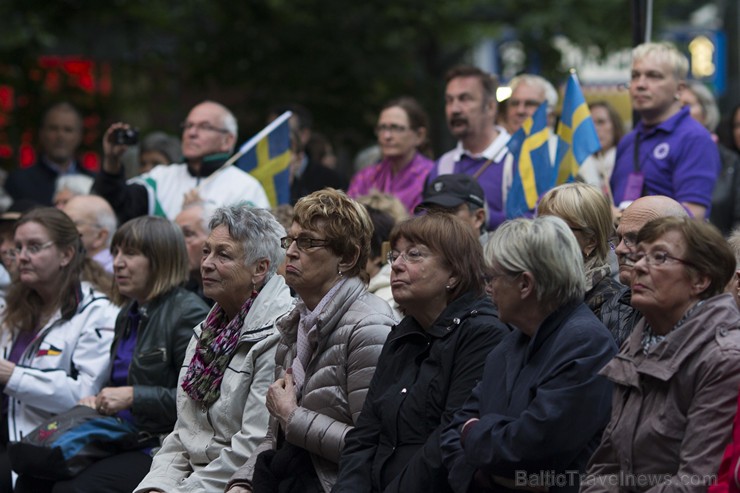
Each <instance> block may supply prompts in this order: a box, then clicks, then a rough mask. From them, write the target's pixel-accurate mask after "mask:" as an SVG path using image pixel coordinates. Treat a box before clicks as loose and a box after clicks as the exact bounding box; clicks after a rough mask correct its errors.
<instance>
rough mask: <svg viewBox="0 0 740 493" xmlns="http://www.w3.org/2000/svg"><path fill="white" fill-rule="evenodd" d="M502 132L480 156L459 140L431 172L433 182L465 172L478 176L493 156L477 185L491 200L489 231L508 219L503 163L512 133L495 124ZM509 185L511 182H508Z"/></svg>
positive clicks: (488, 201)
mask: <svg viewBox="0 0 740 493" xmlns="http://www.w3.org/2000/svg"><path fill="white" fill-rule="evenodd" d="M496 128H497V130H498V131H499V135H498V137H497V138H496V139H494V141H493V142H492V143H491V145H490V146H489V147H488V148H487V149H486V150H485V151H483V153H482V154H480V155H478V156H471V155H470V153H468V152H467V151H465V150H464V149H463V148H462V145H461V144H459V143H458V146H457V147H456V148H455V149H452V150H451V151H449V152H447V153H445V154H443V155H442V157H440V158H439V161H437V166H435V168H434V170H432V172H431V173H429V181H430V182H431V181H432V180H434V179H435V178H436V177H437V176H439V175H444V174H450V173H465V174H466V175H471V176H473V175H475V173H476V172H477V171H478V169H480V167H481V166H483V164H484V163H485V162H486V161H488V160H489V159H492V162H491V164H490V165H489V166H488V167H487V168H486V169H485V170H484V171H483V172H482V173H481V174H480V176H478V184H480V186H481V188H482V189H483V193H485V195H486V202H487V203H488V225H487V226H488V230H489V231H493V230H494V229H496V228H497V227H498V226H499V225H500V224H501V223H503V222H504V221H505V220H506V204H505V203H504V191H503V190H504V188H503V187H504V163H505V161H506V156H507V155H508V148H507V147H506V144H507V143H508V142H509V139H510V138H511V136H510V135H509V134H508V133H507V132H506V130H504V129H503V128H501V127H496ZM508 185H509V186H510V185H511V184H508Z"/></svg>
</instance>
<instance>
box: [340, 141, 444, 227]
mask: <svg viewBox="0 0 740 493" xmlns="http://www.w3.org/2000/svg"><path fill="white" fill-rule="evenodd" d="M433 168H434V161H432V160H431V159H428V158H427V157H425V156H424V155H422V154H420V153H418V152H417V153H416V155H415V156H414V157H413V159H411V161H409V163H408V164H407V165H406V166H404V167H403V168H402V169H401V170H400V171H399V172H398V173H396V174H395V175H394V174H393V169H392V165H391V163H390V161H388V160H387V159H383V160H382V161H381V162H379V163H378V164H375V165H373V166H369V167H367V168H365V169H363V170H360V171H359V172H357V174H356V175H355V176H353V177H352V181H351V182H350V184H349V190H347V195H349V196H350V197H352V198H353V199H355V198H357V197H360V196H362V195H367V194H368V193H370V192H372V191H373V190H377V191H379V192H382V193H387V194H389V195H393V196H394V197H396V198H397V199H398V200H400V201H401V202H402V203H403V205H404V206H406V210H408V211H409V213H410V214H413V212H414V209H415V208H416V206H417V205H419V202H421V194H422V192H423V191H424V185H425V183H426V179H427V176H428V175H429V172H430V171H431V170H432V169H433Z"/></svg>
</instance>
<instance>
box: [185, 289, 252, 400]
mask: <svg viewBox="0 0 740 493" xmlns="http://www.w3.org/2000/svg"><path fill="white" fill-rule="evenodd" d="M256 297H257V291H252V296H250V298H249V299H248V300H247V301H246V302H245V303H244V305H242V307H241V309H240V310H239V313H237V314H236V316H235V317H234V318H233V319H231V321H230V322H229V320H228V318H227V317H226V313H225V312H224V310H223V308H221V306H219V305H216V306H215V307H214V309H213V310H212V311H211V313H210V314H209V315H208V317H207V318H206V321H205V322H204V323H203V331H202V332H201V334H200V337H199V338H198V344H197V346H196V347H195V354H193V359H191V360H190V364H189V365H188V371H187V373H186V374H185V379H184V380H183V382H182V388H183V390H184V391H185V392H186V393H187V394H188V395H189V396H190V398H191V399H193V400H195V401H199V402H202V403H203V405H204V406H206V407H210V406H211V404H213V403H214V402H216V401H217V400H218V398H219V397H220V396H221V380H223V378H224V371H226V366H227V365H228V364H229V361H231V357H232V356H233V355H234V350H235V349H236V345H237V343H238V342H239V336H240V334H241V329H242V326H243V325H244V319H245V318H246V316H247V313H249V309H250V308H251V307H252V303H253V302H254V299H255V298H256Z"/></svg>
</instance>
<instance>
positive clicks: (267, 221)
mask: <svg viewBox="0 0 740 493" xmlns="http://www.w3.org/2000/svg"><path fill="white" fill-rule="evenodd" d="M222 225H223V226H226V228H227V229H228V230H229V235H231V237H232V239H234V241H237V242H239V243H241V244H242V247H243V248H244V255H245V258H244V265H252V264H253V263H255V262H256V261H257V260H260V259H263V258H266V259H268V260H269V261H270V266H269V268H268V271H267V276H265V282H267V281H269V280H270V278H272V276H273V275H274V274H275V272H276V271H277V268H278V266H279V265H280V264H282V263H283V261H284V260H285V250H283V248H282V247H281V246H280V239H281V238H282V237H283V236H285V228H283V227H282V226H281V225H280V223H279V222H278V221H277V219H275V216H273V215H272V213H270V211H268V210H267V209H260V208H258V207H253V206H251V205H248V204H244V203H242V204H236V205H230V206H226V207H220V208H218V209H216V212H215V213H214V214H213V217H212V218H211V222H210V223H209V227H210V229H211V231H213V230H214V229H216V228H217V227H219V226H222Z"/></svg>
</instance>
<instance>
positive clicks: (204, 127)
mask: <svg viewBox="0 0 740 493" xmlns="http://www.w3.org/2000/svg"><path fill="white" fill-rule="evenodd" d="M180 128H182V129H183V130H184V131H185V132H187V131H190V130H192V129H193V128H195V129H196V130H197V131H198V132H218V133H221V134H227V133H229V131H228V130H227V129H225V128H219V127H214V126H213V125H211V124H210V123H208V122H200V123H193V122H182V123H181V124H180Z"/></svg>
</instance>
